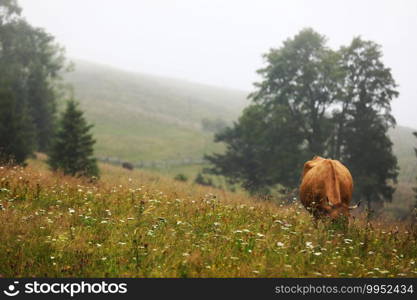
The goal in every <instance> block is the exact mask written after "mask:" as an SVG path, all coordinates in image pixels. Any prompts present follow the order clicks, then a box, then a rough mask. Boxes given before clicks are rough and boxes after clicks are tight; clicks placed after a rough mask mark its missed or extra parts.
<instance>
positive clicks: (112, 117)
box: [64, 60, 247, 162]
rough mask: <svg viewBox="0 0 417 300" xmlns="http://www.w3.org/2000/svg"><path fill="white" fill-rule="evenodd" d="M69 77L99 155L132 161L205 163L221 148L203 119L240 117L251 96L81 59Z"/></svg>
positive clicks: (68, 79) (66, 78) (67, 75)
mask: <svg viewBox="0 0 417 300" xmlns="http://www.w3.org/2000/svg"><path fill="white" fill-rule="evenodd" d="M75 65H76V68H75V71H74V72H71V73H69V74H66V75H65V78H64V79H65V80H66V81H67V82H68V83H70V84H72V86H73V87H74V93H75V97H76V98H77V99H78V100H79V101H80V102H81V105H82V107H83V109H84V110H85V111H86V115H87V118H88V119H89V121H90V122H92V123H93V124H95V128H94V131H95V132H94V133H95V137H96V139H97V141H98V143H97V149H96V153H97V155H98V156H107V157H119V158H121V159H124V160H129V161H132V162H138V161H150V160H176V159H179V158H181V159H183V158H187V159H199V158H201V157H202V156H203V154H204V153H206V152H211V151H213V150H219V149H220V146H219V145H214V144H213V143H212V142H211V141H212V134H210V133H207V132H204V131H202V130H201V120H202V119H203V118H209V119H216V118H220V119H223V120H225V121H227V122H231V120H233V119H236V118H237V116H238V115H239V113H240V112H241V110H242V108H243V107H244V105H245V104H246V103H247V101H246V93H245V92H241V91H235V90H229V89H224V88H217V87H211V86H205V85H201V84H195V83H190V82H186V81H181V80H176V79H171V78H161V77H155V76H151V75H143V74H137V73H131V72H126V71H121V70H117V69H114V68H111V67H108V66H104V65H98V64H92V63H88V62H84V61H78V60H77V61H75Z"/></svg>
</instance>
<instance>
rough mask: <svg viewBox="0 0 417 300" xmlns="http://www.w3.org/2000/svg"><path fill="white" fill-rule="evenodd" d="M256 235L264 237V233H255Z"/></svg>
mask: <svg viewBox="0 0 417 300" xmlns="http://www.w3.org/2000/svg"><path fill="white" fill-rule="evenodd" d="M256 235H257V236H258V237H264V236H265V235H263V234H262V233H257V234H256Z"/></svg>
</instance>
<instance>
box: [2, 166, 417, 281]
mask: <svg viewBox="0 0 417 300" xmlns="http://www.w3.org/2000/svg"><path fill="white" fill-rule="evenodd" d="M100 168H101V170H102V179H101V180H100V182H98V183H96V184H92V183H88V182H85V181H82V180H79V179H75V178H71V177H64V176H60V175H59V174H52V173H50V172H49V171H48V170H47V168H46V167H45V166H44V163H43V162H42V161H39V160H35V161H33V160H32V161H30V162H29V167H27V168H25V169H22V168H20V167H14V168H6V167H0V207H1V210H0V222H1V224H2V226H0V236H1V237H2V238H1V240H2V242H1V243H0V253H4V254H5V255H1V256H0V277H417V264H416V257H417V228H416V227H415V226H414V227H411V226H410V225H409V224H408V225H407V223H400V222H390V223H384V222H383V221H381V219H378V220H375V221H372V222H371V223H366V221H365V219H364V216H363V215H357V216H356V218H355V219H352V220H351V222H350V225H349V227H348V228H347V229H343V227H342V226H338V225H337V224H327V223H325V222H324V223H321V222H320V223H319V224H318V226H317V227H316V226H315V225H314V222H313V221H312V219H311V217H310V216H309V215H308V214H307V212H306V211H305V209H304V208H302V207H301V206H300V204H299V203H294V204H291V205H283V204H279V202H275V203H271V202H266V201H258V200H257V199H256V198H251V197H248V196H246V195H244V194H242V193H230V192H227V191H224V190H217V189H213V188H207V187H201V186H198V185H192V184H189V183H181V182H177V181H174V180H172V179H171V178H168V177H164V176H159V175H157V174H155V173H149V172H144V171H138V170H134V171H128V170H123V169H122V168H120V167H116V166H111V165H104V164H102V165H100Z"/></svg>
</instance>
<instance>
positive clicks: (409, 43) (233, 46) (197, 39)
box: [19, 0, 417, 128]
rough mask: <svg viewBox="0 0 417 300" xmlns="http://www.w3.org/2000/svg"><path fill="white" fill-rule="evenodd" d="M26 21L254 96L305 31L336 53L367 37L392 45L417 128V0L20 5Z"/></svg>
mask: <svg viewBox="0 0 417 300" xmlns="http://www.w3.org/2000/svg"><path fill="white" fill-rule="evenodd" d="M19 3H20V5H21V6H22V7H23V9H24V11H23V14H24V16H25V17H26V18H27V19H28V21H29V22H30V23H31V24H33V25H35V26H40V27H44V28H45V29H46V30H47V31H48V32H50V33H51V34H53V35H54V36H56V38H57V41H58V42H59V43H61V44H62V45H63V46H64V47H65V48H66V50H67V56H69V57H71V58H81V59H85V60H89V61H93V62H99V63H104V64H108V65H112V66H116V67H119V68H122V69H126V70H131V71H137V72H142V73H149V74H156V75H163V76H169V77H175V78H182V79H186V80H189V81H194V82H201V83H206V84H211V85H218V86H224V87H230V88H234V89H240V90H245V91H251V90H253V86H252V83H253V82H255V81H257V80H258V79H259V78H258V77H257V75H256V70H257V69H259V68H260V67H262V66H263V59H262V54H263V53H265V52H267V51H268V50H269V49H270V48H276V47H280V46H281V44H282V41H283V40H285V39H287V38H289V37H292V36H294V35H295V34H296V33H297V32H298V31H300V30H301V29H303V28H305V27H312V28H313V29H314V30H316V31H318V32H319V33H321V34H323V35H325V36H327V38H328V44H329V46H331V47H332V48H338V47H339V46H340V45H346V44H348V43H350V41H351V40H352V38H353V37H354V36H359V35H360V36H362V37H363V38H364V39H369V40H372V41H374V42H377V43H378V44H380V45H382V50H383V53H384V58H383V60H384V62H385V64H386V65H387V66H389V67H391V68H392V73H393V76H394V78H395V79H396V81H397V83H398V84H399V91H400V97H399V98H398V99H397V100H395V101H394V103H393V113H394V116H395V117H396V118H397V123H398V124H400V125H405V126H411V127H414V128H417V117H416V116H415V114H416V112H417V101H416V100H417V84H416V78H417V55H416V54H417V1H415V0H410V1H406V0H398V1H381V0H374V1H352V0H349V1H340V0H339V1H331V0H329V1H326V0H321V1H318V0H315V1H309V0H306V1H294V0H291V1H289V0H287V1H272V0H271V1H266V0H257V1H254V0H253V1H242V0H237V1H235V0H233V1H232V0H228V1H218V0H208V1H203V0H180V1H172V0H171V1H170V0H166V1H163V0H149V1H134V0H119V1H110V0H20V1H19Z"/></svg>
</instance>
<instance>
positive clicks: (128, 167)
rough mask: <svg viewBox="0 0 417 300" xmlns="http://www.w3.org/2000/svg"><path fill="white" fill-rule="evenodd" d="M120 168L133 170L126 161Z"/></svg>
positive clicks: (131, 165)
mask: <svg viewBox="0 0 417 300" xmlns="http://www.w3.org/2000/svg"><path fill="white" fill-rule="evenodd" d="M122 167H123V168H125V169H128V170H133V168H134V167H133V164H132V163H130V162H126V161H125V162H123V163H122Z"/></svg>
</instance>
